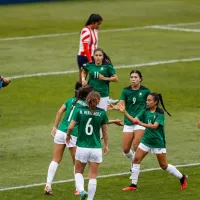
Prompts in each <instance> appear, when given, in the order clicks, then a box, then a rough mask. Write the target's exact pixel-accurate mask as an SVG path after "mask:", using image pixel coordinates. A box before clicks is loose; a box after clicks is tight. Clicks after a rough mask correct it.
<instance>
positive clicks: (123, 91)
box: [120, 89, 126, 101]
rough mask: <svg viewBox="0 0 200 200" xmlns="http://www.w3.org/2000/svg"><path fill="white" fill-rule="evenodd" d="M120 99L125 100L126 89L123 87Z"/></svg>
mask: <svg viewBox="0 0 200 200" xmlns="http://www.w3.org/2000/svg"><path fill="white" fill-rule="evenodd" d="M120 100H124V101H126V90H125V89H123V90H122V92H121V95H120Z"/></svg>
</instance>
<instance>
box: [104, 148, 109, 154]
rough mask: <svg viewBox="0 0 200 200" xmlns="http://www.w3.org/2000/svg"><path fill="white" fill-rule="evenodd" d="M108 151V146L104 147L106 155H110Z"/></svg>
mask: <svg viewBox="0 0 200 200" xmlns="http://www.w3.org/2000/svg"><path fill="white" fill-rule="evenodd" d="M108 153H109V149H108V147H104V156H106V155H108Z"/></svg>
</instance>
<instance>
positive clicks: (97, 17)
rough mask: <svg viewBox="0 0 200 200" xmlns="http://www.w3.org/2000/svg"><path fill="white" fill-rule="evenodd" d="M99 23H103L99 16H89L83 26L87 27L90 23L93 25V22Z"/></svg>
mask: <svg viewBox="0 0 200 200" xmlns="http://www.w3.org/2000/svg"><path fill="white" fill-rule="evenodd" d="M100 21H103V18H102V17H101V16H100V15H99V14H94V13H93V14H91V15H90V16H89V18H88V20H87V22H86V23H85V26H88V25H90V24H92V23H95V22H100Z"/></svg>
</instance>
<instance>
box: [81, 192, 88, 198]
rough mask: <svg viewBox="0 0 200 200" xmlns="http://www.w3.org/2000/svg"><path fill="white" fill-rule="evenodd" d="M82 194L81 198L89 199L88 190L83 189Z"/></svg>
mask: <svg viewBox="0 0 200 200" xmlns="http://www.w3.org/2000/svg"><path fill="white" fill-rule="evenodd" d="M80 196H81V198H80V200H86V199H87V196H88V194H87V192H86V191H82V192H80Z"/></svg>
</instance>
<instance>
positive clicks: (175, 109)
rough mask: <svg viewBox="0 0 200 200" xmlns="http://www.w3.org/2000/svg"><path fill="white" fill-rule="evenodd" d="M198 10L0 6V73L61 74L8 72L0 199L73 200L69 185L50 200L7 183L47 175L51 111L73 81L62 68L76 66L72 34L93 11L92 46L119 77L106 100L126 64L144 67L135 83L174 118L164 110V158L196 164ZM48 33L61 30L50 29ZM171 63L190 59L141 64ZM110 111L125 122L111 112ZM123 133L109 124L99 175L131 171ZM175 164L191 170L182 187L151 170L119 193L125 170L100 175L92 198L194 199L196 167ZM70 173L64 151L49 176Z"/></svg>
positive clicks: (150, 161) (100, 4) (148, 163)
mask: <svg viewBox="0 0 200 200" xmlns="http://www.w3.org/2000/svg"><path fill="white" fill-rule="evenodd" d="M199 10H200V2H199V1H197V0H196V1H195V0H190V1H189V0H182V1H181V0H174V1H169V0H160V1H158V0H157V1H156V0H153V1H148V0H143V1H139V0H138V1H131V0H130V1H128V0H124V1H112V0H111V1H97V2H94V1H88V2H87V9H85V3H84V2H82V1H74V2H59V3H40V4H28V5H14V6H1V7H0V27H1V28H0V74H2V75H4V76H9V77H14V76H19V75H25V76H26V75H30V74H34V73H49V72H63V71H65V73H66V74H60V75H55V74H52V75H48V76H37V77H26V78H16V79H13V80H12V83H11V84H10V85H9V86H8V87H7V88H4V89H2V90H0V99H1V105H0V114H1V117H0V199H2V200H4V199H5V200H7V199H14V200H15V199H19V198H20V199H21V200H27V199H38V200H39V199H49V198H51V199H64V198H65V199H72V200H73V199H74V200H75V199H79V197H74V196H73V194H72V192H73V189H74V183H72V182H68V183H60V184H55V185H53V192H54V194H55V195H54V196H53V197H45V196H44V195H43V189H44V186H43V185H42V186H36V187H30V188H23V189H16V190H13V189H8V188H10V187H17V186H26V185H31V184H35V183H36V184H40V183H44V182H45V181H46V174H47V169H48V165H49V162H50V161H51V156H52V155H51V154H52V147H53V141H52V137H51V136H50V132H51V128H52V126H53V122H54V118H55V114H56V112H57V110H58V108H59V107H60V106H61V105H62V103H63V102H64V101H65V100H66V99H68V98H69V97H71V96H72V95H73V93H74V92H73V88H74V83H75V81H76V78H77V73H70V74H69V73H67V72H66V71H70V70H77V64H76V55H77V51H78V44H79V34H78V32H79V31H80V29H81V28H82V26H83V25H84V23H85V21H86V19H87V17H88V15H89V14H90V13H91V12H99V13H101V15H102V16H103V18H104V22H103V24H102V27H101V30H102V31H101V32H100V33H99V43H100V44H99V45H100V47H102V48H103V49H104V50H105V51H106V52H107V53H108V54H109V55H110V57H111V58H112V61H113V64H114V65H115V66H117V67H119V68H118V69H117V74H118V77H119V82H118V83H112V84H111V97H112V98H119V95H120V91H121V89H122V88H123V87H125V86H127V85H129V80H128V79H129V78H128V74H129V72H130V71H131V70H132V69H134V67H129V68H128V66H130V65H134V66H138V64H142V63H147V64H146V65H144V67H138V69H140V70H141V71H142V74H143V77H144V82H143V85H145V86H147V87H149V88H150V89H151V90H152V91H156V92H160V93H162V94H163V98H164V102H165V105H166V108H167V109H168V110H169V112H170V113H171V114H172V116H173V117H172V118H170V117H168V116H166V138H167V148H168V160H169V163H172V164H174V165H179V164H181V165H184V164H192V163H200V160H199V151H198V144H199V143H200V138H199V133H200V131H199V129H198V128H197V120H198V119H200V92H199V85H200V54H199V52H200V13H199ZM194 22H195V23H194ZM180 23H182V24H180ZM169 24H170V25H169ZM171 24H174V25H171ZM153 25H158V27H153ZM146 26H149V27H146ZM136 27H137V28H136ZM122 28H126V29H122ZM129 28H132V29H129ZM164 28H165V29H164ZM172 28H176V30H172ZM113 29H119V30H118V31H114V30H113ZM56 33H65V35H63V36H61V35H58V36H56V37H55V36H50V35H49V34H56ZM66 33H67V34H66ZM68 33H72V34H70V35H69V34H68ZM41 34H42V35H47V36H45V37H43V36H40V35H41ZM26 36H34V37H33V38H31V39H30V38H26ZM35 36H39V37H35ZM18 37H21V38H18ZM8 38H9V40H8ZM174 59H177V60H180V59H191V60H190V61H187V62H186V61H184V62H178V61H176V62H174V63H167V62H165V64H157V65H155V64H154V65H152V66H150V65H149V64H148V63H150V62H158V61H169V60H174ZM192 59H193V61H192ZM195 59H196V61H195ZM122 66H123V67H127V68H120V67H122ZM108 115H109V118H112V119H114V118H120V119H123V116H122V114H121V113H118V112H116V111H113V112H108ZM121 132H122V128H118V127H116V126H113V125H110V126H109V140H110V141H109V145H110V147H109V148H110V154H109V155H108V156H107V157H105V158H104V162H103V163H102V165H101V166H100V171H99V175H109V174H120V173H123V172H128V171H129V166H130V164H129V161H128V160H127V159H126V158H125V157H124V156H123V154H122V151H121V138H122V134H121ZM113 163H114V164H113ZM155 167H158V164H157V161H156V158H155V156H153V155H149V156H147V157H146V159H145V160H144V162H143V163H142V166H141V168H142V169H149V168H155ZM180 170H181V171H182V172H183V173H186V174H188V175H189V185H188V189H187V190H185V191H179V181H178V180H176V179H175V178H173V177H172V176H171V175H168V174H167V173H166V172H163V171H150V172H144V173H141V176H140V179H139V190H138V191H137V192H135V193H134V192H130V193H126V195H124V193H123V192H122V191H121V189H122V188H123V187H124V186H127V185H128V184H129V183H130V180H129V179H128V177H129V176H128V175H121V176H114V177H107V178H102V179H99V180H98V188H97V194H96V197H95V199H97V200H98V199H99V200H100V199H109V200H112V199H115V200H119V199H120V200H121V199H127V200H129V199H130V200H131V199H134V198H135V199H138V200H144V199H145V200H157V199H163V200H165V199H169V198H170V199H171V200H176V199H179V198H180V199H184V200H197V199H199V198H200V192H199V188H198V186H199V183H200V178H199V177H200V173H199V172H200V166H190V167H181V168H180ZM72 171H73V168H72V162H71V159H70V156H69V153H68V152H67V151H66V154H65V156H64V159H63V162H62V163H61V164H60V166H59V169H58V170H57V173H56V177H55V181H59V180H68V179H72V178H73V173H72ZM3 188H4V189H6V188H7V189H8V190H5V191H3V190H4V189H3Z"/></svg>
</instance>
